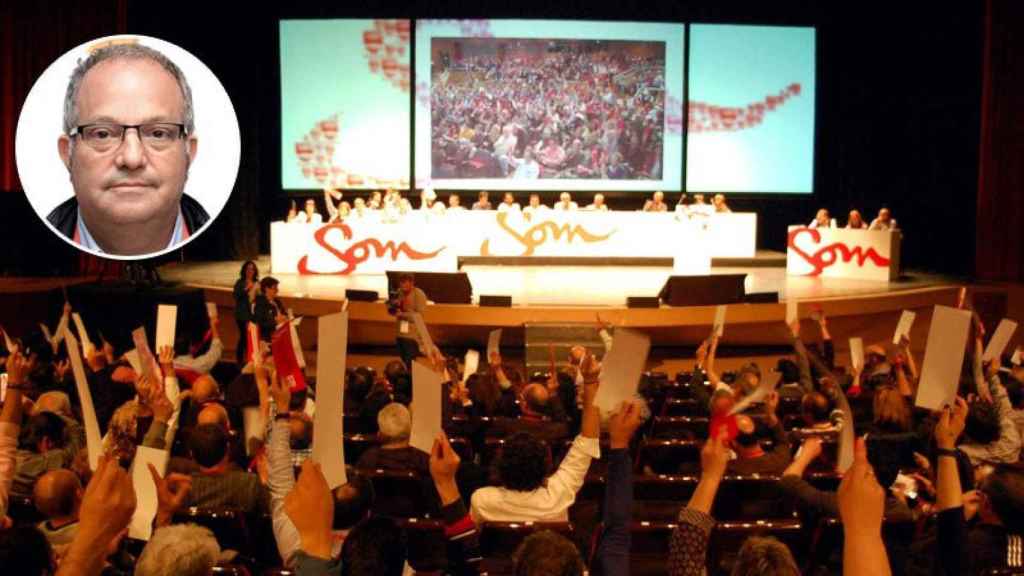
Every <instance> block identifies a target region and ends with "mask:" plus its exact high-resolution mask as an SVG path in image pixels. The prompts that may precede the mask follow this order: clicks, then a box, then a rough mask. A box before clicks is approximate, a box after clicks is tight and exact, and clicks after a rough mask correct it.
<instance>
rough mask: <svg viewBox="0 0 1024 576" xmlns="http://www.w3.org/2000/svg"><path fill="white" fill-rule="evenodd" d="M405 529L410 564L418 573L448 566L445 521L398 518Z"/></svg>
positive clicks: (441, 570) (435, 570)
mask: <svg viewBox="0 0 1024 576" xmlns="http://www.w3.org/2000/svg"><path fill="white" fill-rule="evenodd" d="M397 522H398V525H399V526H401V527H402V528H403V529H404V530H405V535H406V545H407V550H408V562H409V566H411V567H412V569H413V570H415V571H416V573H417V574H426V573H431V572H443V571H444V570H445V569H446V568H447V567H448V555H447V538H445V535H444V522H442V521H440V520H431V519H425V518H401V519H397Z"/></svg>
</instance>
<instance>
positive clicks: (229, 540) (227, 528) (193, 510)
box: [172, 506, 250, 554]
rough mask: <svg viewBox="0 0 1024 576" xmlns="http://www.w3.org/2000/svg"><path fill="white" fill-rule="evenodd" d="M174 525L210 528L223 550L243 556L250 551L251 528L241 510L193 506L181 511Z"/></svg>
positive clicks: (173, 521)
mask: <svg viewBox="0 0 1024 576" xmlns="http://www.w3.org/2000/svg"><path fill="white" fill-rule="evenodd" d="M172 523H174V524H183V523H192V524H198V525H200V526H204V527H206V528H209V530H210V531H211V532H213V535H214V537H216V538H217V543H218V544H220V548H221V550H235V551H237V552H239V553H243V554H247V553H248V552H249V551H250V548H249V546H250V544H249V543H250V539H249V527H248V523H247V522H246V518H245V514H244V513H243V512H242V511H241V510H234V509H231V508H197V507H195V506H191V507H189V508H184V509H182V510H179V511H178V512H177V513H176V514H175V515H174V518H173V520H172Z"/></svg>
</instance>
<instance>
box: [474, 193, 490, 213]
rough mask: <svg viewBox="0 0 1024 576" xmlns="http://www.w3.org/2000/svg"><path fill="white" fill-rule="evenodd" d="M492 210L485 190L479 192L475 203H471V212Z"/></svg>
mask: <svg viewBox="0 0 1024 576" xmlns="http://www.w3.org/2000/svg"><path fill="white" fill-rule="evenodd" d="M492 208H493V206H491V200H490V197H489V195H488V194H487V190H481V191H480V193H479V194H477V197H476V202H474V203H473V210H491V209H492Z"/></svg>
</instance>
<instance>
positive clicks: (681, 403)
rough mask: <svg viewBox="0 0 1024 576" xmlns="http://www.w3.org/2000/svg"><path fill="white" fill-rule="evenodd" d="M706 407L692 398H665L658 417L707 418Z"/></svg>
mask: <svg viewBox="0 0 1024 576" xmlns="http://www.w3.org/2000/svg"><path fill="white" fill-rule="evenodd" d="M707 415H708V411H707V406H702V405H701V404H700V403H699V402H697V401H696V400H694V399H692V398H666V399H665V404H663V405H662V407H661V414H660V416H707Z"/></svg>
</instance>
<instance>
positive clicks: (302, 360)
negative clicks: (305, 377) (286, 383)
mask: <svg viewBox="0 0 1024 576" xmlns="http://www.w3.org/2000/svg"><path fill="white" fill-rule="evenodd" d="M301 322H302V317H301V316H299V317H298V318H296V317H295V313H294V312H292V309H291V308H289V309H288V330H289V332H291V336H292V352H294V353H295V361H296V362H298V364H299V368H305V367H306V355H305V354H303V353H302V341H301V340H299V330H298V326H299V324H300V323H301Z"/></svg>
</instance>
